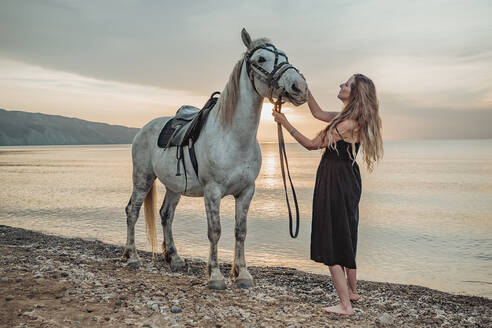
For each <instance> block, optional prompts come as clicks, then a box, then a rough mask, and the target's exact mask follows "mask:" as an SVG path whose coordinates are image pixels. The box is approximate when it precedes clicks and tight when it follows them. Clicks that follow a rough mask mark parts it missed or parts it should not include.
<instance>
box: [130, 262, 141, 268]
mask: <svg viewBox="0 0 492 328" xmlns="http://www.w3.org/2000/svg"><path fill="white" fill-rule="evenodd" d="M128 267H129V268H131V269H138V268H140V262H130V263H128Z"/></svg>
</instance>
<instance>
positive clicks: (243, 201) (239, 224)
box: [231, 185, 255, 288]
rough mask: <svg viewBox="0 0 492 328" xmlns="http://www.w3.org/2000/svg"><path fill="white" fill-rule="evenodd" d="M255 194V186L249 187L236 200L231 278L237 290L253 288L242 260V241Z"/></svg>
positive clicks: (252, 282) (250, 277)
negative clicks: (250, 205)
mask: <svg viewBox="0 0 492 328" xmlns="http://www.w3.org/2000/svg"><path fill="white" fill-rule="evenodd" d="M254 193H255V186H254V185H251V186H249V187H248V188H246V189H244V190H243V191H242V192H241V193H240V194H239V195H237V196H235V199H236V226H235V228H234V236H235V239H236V242H235V244H234V262H233V263H232V268H231V276H233V277H234V278H235V281H236V284H237V286H238V287H239V288H249V287H253V285H254V281H253V277H252V276H251V274H250V273H249V272H248V269H247V268H246V259H245V258H244V240H245V239H246V221H247V215H248V209H249V204H250V203H251V198H253V194H254Z"/></svg>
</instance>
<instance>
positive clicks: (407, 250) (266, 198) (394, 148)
mask: <svg viewBox="0 0 492 328" xmlns="http://www.w3.org/2000/svg"><path fill="white" fill-rule="evenodd" d="M262 152H263V165H262V170H261V172H260V175H259V177H258V180H257V188H256V194H255V197H254V199H253V202H252V205H251V208H250V211H249V217H248V236H247V240H246V249H247V253H246V258H247V260H248V264H249V265H275V266H278V265H282V266H290V267H295V268H298V269H301V270H305V271H310V272H316V273H328V270H327V268H326V267H325V266H323V265H321V264H317V263H314V262H311V261H310V260H309V243H310V229H311V205H312V191H313V187H314V179H315V172H316V168H317V165H318V162H319V159H320V156H321V154H320V152H317V151H312V152H308V151H305V150H303V149H302V148H301V147H299V146H298V145H295V144H290V145H288V149H287V152H288V156H289V163H290V166H291V173H292V176H293V179H294V183H295V186H296V189H297V192H298V197H299V203H300V208H301V215H302V223H301V232H300V235H299V237H298V239H296V240H293V239H291V238H290V237H289V234H288V224H287V214H286V207H285V203H284V196H283V186H282V182H281V178H280V173H279V162H278V154H277V146H276V145H275V144H263V145H262ZM362 175H363V176H362V179H363V192H362V200H361V203H360V223H359V245H358V254H357V256H358V258H357V261H358V267H359V278H360V279H366V280H374V281H389V282H397V283H405V284H418V285H423V286H427V287H431V288H435V289H440V290H444V291H448V292H454V293H465V294H472V295H481V296H486V297H492V140H459V141H415V142H387V143H386V144H385V157H384V160H383V161H382V162H381V163H380V165H379V167H378V168H377V169H376V171H375V172H374V173H373V174H368V173H366V172H364V171H363V172H362ZM0 181H1V186H2V188H0V224H7V225H12V226H17V227H22V228H28V229H35V230H39V231H44V232H49V233H54V234H59V235H63V236H78V237H84V238H96V239H100V240H103V241H105V242H109V243H115V244H121V245H122V244H124V243H125V238H126V218H125V214H124V207H125V205H126V203H127V201H128V199H129V196H130V192H131V157H130V146H129V145H121V146H120V145H118V146H114V145H108V146H39V147H0ZM159 196H160V197H163V196H164V189H163V188H162V186H160V187H159ZM221 218H222V231H223V232H222V237H221V240H220V243H219V257H220V258H221V260H223V261H229V262H230V261H231V260H232V255H233V254H232V250H233V236H234V234H233V229H234V202H233V198H232V197H227V198H225V199H224V200H223V202H222V207H221ZM173 226H174V233H175V241H176V245H177V248H178V251H179V252H180V253H181V255H184V256H185V257H200V258H202V259H206V258H207V257H208V239H207V233H206V220H205V210H204V206H203V199H202V198H187V197H184V198H182V200H181V202H180V204H179V205H178V208H177V213H176V218H175V221H174V225H173ZM159 237H160V238H162V235H160V236H159ZM145 240H146V238H145V226H144V220H143V218H141V219H140V220H139V221H138V223H137V247H139V248H141V249H148V246H147V245H146V244H145Z"/></svg>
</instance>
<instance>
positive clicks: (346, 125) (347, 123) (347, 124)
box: [337, 118, 359, 132]
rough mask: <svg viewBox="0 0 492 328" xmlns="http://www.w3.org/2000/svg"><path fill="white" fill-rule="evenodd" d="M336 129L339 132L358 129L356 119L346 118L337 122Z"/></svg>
mask: <svg viewBox="0 0 492 328" xmlns="http://www.w3.org/2000/svg"><path fill="white" fill-rule="evenodd" d="M337 129H338V130H339V131H340V132H341V131H342V130H343V131H354V130H358V129H359V125H358V124H357V121H355V120H353V119H350V118H349V119H346V120H343V121H341V122H340V123H338V124H337Z"/></svg>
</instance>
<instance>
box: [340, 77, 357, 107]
mask: <svg viewBox="0 0 492 328" xmlns="http://www.w3.org/2000/svg"><path fill="white" fill-rule="evenodd" d="M353 84H354V76H351V77H350V79H348V80H347V82H345V83H342V84H340V91H339V92H338V99H340V100H341V101H343V102H344V103H346V102H347V101H348V100H349V98H350V91H351V90H352V85H353Z"/></svg>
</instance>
